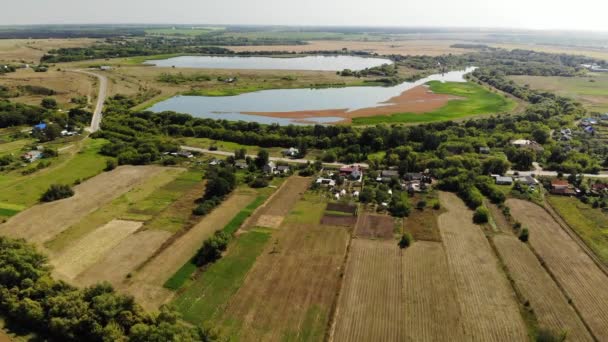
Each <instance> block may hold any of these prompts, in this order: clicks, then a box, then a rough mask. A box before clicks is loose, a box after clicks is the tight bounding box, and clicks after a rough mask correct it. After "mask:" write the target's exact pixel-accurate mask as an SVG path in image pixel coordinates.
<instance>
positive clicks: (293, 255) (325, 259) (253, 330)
mask: <svg viewBox="0 0 608 342" xmlns="http://www.w3.org/2000/svg"><path fill="white" fill-rule="evenodd" d="M348 239H349V237H348V233H347V231H346V230H344V229H342V228H335V227H334V228H326V227H319V226H318V225H312V224H289V225H283V227H282V229H281V230H279V231H277V232H276V233H275V234H274V235H273V238H272V241H270V243H268V245H267V247H266V249H265V250H264V252H263V254H262V255H261V256H259V257H258V259H257V261H256V263H255V264H254V266H253V268H252V269H251V271H250V272H249V274H248V275H247V278H246V279H245V282H244V285H243V286H242V287H241V288H240V289H239V290H238V292H237V293H236V294H235V295H234V296H233V297H232V299H231V300H230V302H229V304H228V306H227V308H226V311H225V312H224V314H223V317H221V318H220V319H219V321H220V322H221V325H222V326H224V327H225V330H226V331H227V332H228V333H230V335H231V336H233V337H235V338H238V339H240V340H243V341H281V340H314V341H318V340H322V338H323V336H324V335H325V331H326V328H327V325H328V321H329V315H330V312H331V307H332V304H333V302H334V299H335V295H336V292H337V290H338V286H339V278H340V268H341V266H342V263H343V261H344V255H345V253H346V246H347V243H348Z"/></svg>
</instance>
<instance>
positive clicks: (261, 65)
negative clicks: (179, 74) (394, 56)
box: [145, 56, 393, 71]
mask: <svg viewBox="0 0 608 342" xmlns="http://www.w3.org/2000/svg"><path fill="white" fill-rule="evenodd" d="M392 63H393V62H392V61H391V60H389V59H384V58H371V57H370V58H368V57H357V56H303V57H285V58H278V57H240V56H230V57H225V56H180V57H173V58H168V59H161V60H150V61H146V62H145V64H150V65H154V66H158V67H173V66H174V67H176V68H202V69H250V70H251V69H254V70H313V71H341V70H344V69H351V70H363V69H365V68H372V67H376V66H380V65H382V64H392Z"/></svg>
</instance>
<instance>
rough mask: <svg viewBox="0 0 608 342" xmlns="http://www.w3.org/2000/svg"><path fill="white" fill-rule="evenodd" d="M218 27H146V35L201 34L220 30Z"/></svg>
mask: <svg viewBox="0 0 608 342" xmlns="http://www.w3.org/2000/svg"><path fill="white" fill-rule="evenodd" d="M221 29H222V28H220V27H193V28H181V27H180V28H177V27H176V28H175V29H173V28H157V29H147V30H146V34H147V35H153V36H200V35H201V34H205V33H209V32H212V31H217V30H221Z"/></svg>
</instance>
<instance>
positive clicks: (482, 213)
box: [473, 207, 490, 224]
mask: <svg viewBox="0 0 608 342" xmlns="http://www.w3.org/2000/svg"><path fill="white" fill-rule="evenodd" d="M489 216H490V213H489V211H488V209H487V208H485V207H478V208H477V209H475V213H474V214H473V222H474V223H477V224H483V223H487V222H488V218H489Z"/></svg>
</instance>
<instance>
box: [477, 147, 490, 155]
mask: <svg viewBox="0 0 608 342" xmlns="http://www.w3.org/2000/svg"><path fill="white" fill-rule="evenodd" d="M479 153H480V154H490V148H489V147H487V146H482V147H480V148H479Z"/></svg>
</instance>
